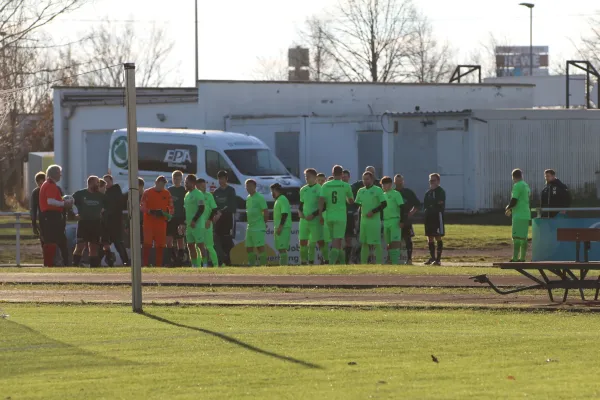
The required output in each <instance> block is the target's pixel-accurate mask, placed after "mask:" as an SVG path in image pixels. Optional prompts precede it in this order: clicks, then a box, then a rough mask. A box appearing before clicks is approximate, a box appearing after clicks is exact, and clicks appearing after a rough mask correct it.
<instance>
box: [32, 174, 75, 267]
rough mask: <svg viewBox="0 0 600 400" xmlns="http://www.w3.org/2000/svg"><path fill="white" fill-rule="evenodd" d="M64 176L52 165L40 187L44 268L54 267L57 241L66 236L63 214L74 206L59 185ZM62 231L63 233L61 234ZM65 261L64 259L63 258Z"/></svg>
mask: <svg viewBox="0 0 600 400" xmlns="http://www.w3.org/2000/svg"><path fill="white" fill-rule="evenodd" d="M61 176H62V168H61V167H60V166H58V165H51V166H49V167H48V169H47V170H46V181H45V182H44V183H43V184H42V186H41V187H40V193H39V206H40V212H41V218H40V227H41V233H42V235H43V236H42V241H43V242H44V248H43V254H44V266H46V267H52V266H54V256H55V255H56V249H57V247H58V246H57V244H58V243H57V240H59V238H60V236H61V235H64V223H63V213H64V211H65V208H70V207H71V206H72V205H73V201H72V200H63V199H62V195H61V190H60V189H59V188H58V186H57V183H58V182H59V181H60V178H61ZM61 229H62V232H61ZM63 259H64V257H63Z"/></svg>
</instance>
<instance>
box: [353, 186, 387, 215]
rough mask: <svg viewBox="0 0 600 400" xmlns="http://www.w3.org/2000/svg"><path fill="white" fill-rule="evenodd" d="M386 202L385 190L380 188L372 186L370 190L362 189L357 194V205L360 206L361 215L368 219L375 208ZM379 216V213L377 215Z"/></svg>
mask: <svg viewBox="0 0 600 400" xmlns="http://www.w3.org/2000/svg"><path fill="white" fill-rule="evenodd" d="M384 201H385V195H384V194H383V189H381V188H380V187H379V186H375V185H373V186H371V187H370V188H366V187H362V188H360V189H359V190H358V193H357V194H356V200H355V203H356V204H358V205H359V206H360V215H362V216H363V217H366V216H367V214H368V213H370V212H371V211H372V210H373V209H374V208H377V207H379V205H380V204H381V203H383V202H384ZM375 215H379V213H377V214H375Z"/></svg>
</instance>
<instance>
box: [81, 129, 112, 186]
mask: <svg viewBox="0 0 600 400" xmlns="http://www.w3.org/2000/svg"><path fill="white" fill-rule="evenodd" d="M112 133H113V131H112V130H110V131H88V132H85V133H84V135H85V156H86V157H85V161H84V163H85V164H84V168H85V179H87V177H88V176H90V175H96V176H99V177H102V176H103V175H105V174H107V173H108V154H109V153H110V151H109V147H110V136H111V135H112ZM84 183H85V182H81V183H80V184H84Z"/></svg>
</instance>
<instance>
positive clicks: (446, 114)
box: [384, 110, 472, 118]
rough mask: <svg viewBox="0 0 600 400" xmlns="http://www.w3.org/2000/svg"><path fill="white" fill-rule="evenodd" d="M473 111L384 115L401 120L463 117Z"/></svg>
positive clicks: (414, 112) (388, 113)
mask: <svg viewBox="0 0 600 400" xmlns="http://www.w3.org/2000/svg"><path fill="white" fill-rule="evenodd" d="M471 113H472V110H448V111H412V112H396V113H391V112H386V113H384V115H389V116H392V117H401V118H419V117H461V116H469V115H471Z"/></svg>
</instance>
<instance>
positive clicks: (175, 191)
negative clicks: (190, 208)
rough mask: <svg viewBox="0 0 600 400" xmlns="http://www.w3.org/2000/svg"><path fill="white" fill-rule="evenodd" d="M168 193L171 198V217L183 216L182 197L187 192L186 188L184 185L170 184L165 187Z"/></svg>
mask: <svg viewBox="0 0 600 400" xmlns="http://www.w3.org/2000/svg"><path fill="white" fill-rule="evenodd" d="M167 190H168V191H169V193H171V198H172V199H173V209H174V211H173V217H175V218H183V217H185V207H184V205H183V199H184V198H185V196H186V194H187V190H185V187H183V186H179V187H175V186H171V187H170V188H168V189H167Z"/></svg>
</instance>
